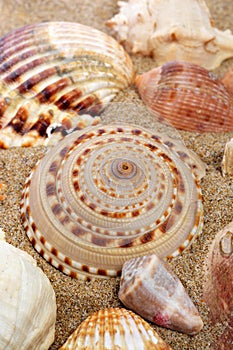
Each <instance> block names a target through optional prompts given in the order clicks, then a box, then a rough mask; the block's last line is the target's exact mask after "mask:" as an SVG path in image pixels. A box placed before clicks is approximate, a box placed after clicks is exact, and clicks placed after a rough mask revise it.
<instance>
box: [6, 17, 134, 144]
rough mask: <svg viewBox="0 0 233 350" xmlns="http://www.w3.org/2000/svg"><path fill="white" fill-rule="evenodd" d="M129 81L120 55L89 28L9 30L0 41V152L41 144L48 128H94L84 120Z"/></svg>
mask: <svg viewBox="0 0 233 350" xmlns="http://www.w3.org/2000/svg"><path fill="white" fill-rule="evenodd" d="M133 77H134V69H133V65H132V62H131V59H130V57H129V56H128V55H127V53H126V52H125V51H124V49H123V48H122V47H121V46H120V45H119V44H118V43H117V41H115V40H114V39H113V38H111V37H110V36H108V35H107V34H105V33H102V32H100V31H99V30H96V29H94V28H91V27H88V26H85V25H82V24H79V23H71V22H43V23H39V24H32V25H27V26H25V27H22V28H19V29H16V30H13V31H12V32H10V33H9V34H7V35H5V36H3V37H2V38H1V39H0V148H8V147H14V146H25V147H27V146H36V145H41V144H44V143H45V139H46V137H47V134H46V131H47V129H48V127H51V125H55V128H56V127H57V125H58V126H61V127H62V129H65V130H67V129H73V128H80V127H85V126H87V125H92V124H96V123H97V122H98V121H99V118H97V120H93V118H92V117H90V115H98V113H99V112H100V111H101V110H102V109H103V108H104V107H105V106H106V104H107V103H108V102H109V101H110V100H111V99H112V98H113V97H114V96H115V95H116V94H117V92H119V91H120V90H122V89H124V88H126V87H127V86H128V85H129V84H130V83H131V82H132V80H133ZM83 113H86V114H89V117H85V118H84V117H81V116H80V114H83ZM59 132H60V129H59ZM56 141H57V138H55V141H54V142H56ZM51 143H52V141H51Z"/></svg>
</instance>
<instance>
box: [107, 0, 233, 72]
mask: <svg viewBox="0 0 233 350" xmlns="http://www.w3.org/2000/svg"><path fill="white" fill-rule="evenodd" d="M118 5H119V7H120V11H119V13H118V14H117V15H115V16H114V17H113V18H112V19H111V20H109V21H108V22H107V25H108V26H109V27H111V28H112V29H113V32H114V34H115V36H116V38H117V40H118V41H119V42H120V43H122V44H123V45H124V46H125V48H126V50H128V51H129V52H132V53H134V54H137V53H140V54H143V55H147V56H153V58H154V59H155V60H156V63H157V64H159V65H161V64H164V63H165V62H168V61H171V60H174V59H179V60H184V61H189V62H193V63H196V64H199V65H201V66H203V67H205V68H207V69H214V68H216V67H218V66H219V65H220V64H221V62H222V61H223V60H225V59H227V58H229V57H232V56H233V35H232V33H231V31H230V30H226V31H221V30H219V29H217V28H215V27H214V24H213V20H212V18H211V16H210V12H209V9H208V7H207V5H206V3H205V1H204V0H186V1H183V2H181V1H180V0H172V1H171V0H129V1H128V2H123V1H119V2H118Z"/></svg>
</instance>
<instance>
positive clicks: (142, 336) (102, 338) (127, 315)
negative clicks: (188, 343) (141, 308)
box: [60, 308, 172, 350]
mask: <svg viewBox="0 0 233 350" xmlns="http://www.w3.org/2000/svg"><path fill="white" fill-rule="evenodd" d="M84 349H85V350H93V349H95V350H139V349H140V350H172V348H171V347H170V346H169V345H168V344H166V343H165V342H164V341H163V339H162V338H161V337H160V336H159V335H158V333H157V332H155V330H154V329H153V328H152V327H151V326H150V325H149V323H147V322H146V321H144V320H143V319H142V318H141V317H140V316H138V315H136V314H134V313H133V312H132V311H128V310H126V309H123V308H109V309H105V310H99V311H97V312H95V313H94V314H92V315H90V316H88V317H87V318H86V320H84V321H83V322H82V323H81V324H80V325H79V326H78V328H77V329H76V331H74V333H73V334H71V335H70V337H69V338H68V339H67V341H66V342H65V344H64V345H63V346H62V347H61V348H60V350H84Z"/></svg>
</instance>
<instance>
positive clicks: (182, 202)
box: [21, 123, 205, 279]
mask: <svg viewBox="0 0 233 350" xmlns="http://www.w3.org/2000/svg"><path fill="white" fill-rule="evenodd" d="M204 173H205V166H204V165H203V163H202V162H201V161H200V160H199V159H198V157H197V156H196V155H194V154H193V153H192V152H189V151H188V150H187V149H186V148H185V147H184V145H183V144H182V143H180V142H177V143H176V141H175V140H173V139H171V138H169V137H168V136H167V135H164V134H160V133H158V132H155V133H153V132H152V131H150V130H147V129H144V128H141V127H139V126H136V125H130V124H124V123H120V124H110V125H101V126H96V127H89V128H86V129H85V130H82V131H77V132H73V133H72V134H70V135H68V136H66V137H65V138H64V140H62V141H61V142H59V143H58V144H57V145H56V147H54V148H52V149H51V150H50V151H49V152H47V153H46V155H45V157H44V158H42V159H41V161H40V162H39V163H38V165H37V166H36V167H35V169H34V171H33V172H32V173H31V175H30V177H29V178H28V179H27V181H26V184H25V187H24V192H23V196H22V204H21V210H22V219H23V222H24V227H25V230H26V232H27V235H28V237H29V239H30V241H31V242H32V244H33V246H34V247H35V248H36V250H37V251H38V252H39V253H40V254H41V255H42V256H43V257H44V258H45V259H46V260H47V261H49V262H50V263H51V264H52V265H53V266H55V267H56V268H58V269H59V270H61V271H62V272H64V273H66V274H68V275H70V276H72V277H80V278H83V279H89V278H91V277H93V276H94V277H102V278H103V277H106V276H107V277H108V276H109V277H111V276H117V275H119V274H120V272H121V267H122V265H123V263H124V262H125V261H126V260H128V259H129V258H132V257H135V256H142V255H145V254H152V253H153V252H155V251H156V254H158V255H159V256H160V257H162V258H172V257H174V256H176V255H178V254H180V253H181V252H182V251H183V250H184V249H186V248H187V247H188V246H189V245H190V243H191V242H192V240H193V239H194V237H196V236H197V235H198V234H199V233H200V232H201V230H202V217H203V214H202V196H201V189H200V185H199V181H200V178H201V177H202V176H203V175H204Z"/></svg>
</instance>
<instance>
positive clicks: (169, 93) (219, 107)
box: [136, 61, 233, 132]
mask: <svg viewBox="0 0 233 350" xmlns="http://www.w3.org/2000/svg"><path fill="white" fill-rule="evenodd" d="M136 84H137V87H138V91H139V94H140V96H141V98H142V100H143V101H144V103H145V104H146V105H147V106H148V108H149V110H150V111H151V113H152V114H153V115H154V117H155V118H156V119H157V120H159V121H161V122H164V123H166V124H169V125H172V126H173V127H175V128H178V129H182V130H188V131H196V132H226V131H230V130H233V95H231V93H230V92H228V91H227V89H226V88H225V86H224V85H223V83H222V82H221V81H220V80H218V79H217V77H215V76H214V75H213V74H212V73H210V72H209V71H207V70H206V69H205V68H202V67H200V66H198V65H195V64H193V63H189V62H183V61H172V62H168V63H165V64H164V65H163V66H160V67H157V68H154V69H152V70H150V71H149V72H146V73H144V74H142V75H139V76H137V77H136Z"/></svg>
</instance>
